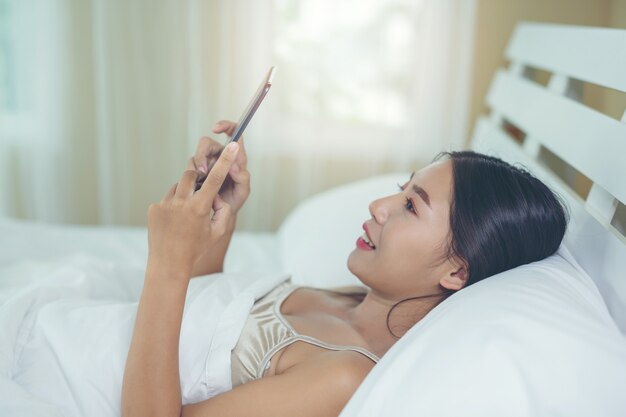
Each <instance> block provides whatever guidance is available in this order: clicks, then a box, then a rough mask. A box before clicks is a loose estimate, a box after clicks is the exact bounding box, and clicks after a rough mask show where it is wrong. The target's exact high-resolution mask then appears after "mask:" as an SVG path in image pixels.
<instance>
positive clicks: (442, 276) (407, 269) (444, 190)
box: [348, 160, 465, 301]
mask: <svg viewBox="0 0 626 417" xmlns="http://www.w3.org/2000/svg"><path fill="white" fill-rule="evenodd" d="M402 188H403V189H402V190H401V191H399V192H398V193H397V194H393V195H390V196H388V197H384V198H381V199H378V200H375V201H373V202H372V203H371V204H370V206H369V209H370V213H371V215H372V218H371V219H370V220H368V221H366V222H365V223H364V225H363V228H364V229H365V230H366V233H367V236H369V240H370V242H371V244H372V245H374V249H371V248H369V247H366V246H364V242H363V240H361V238H360V239H359V241H357V247H356V248H355V249H354V250H353V251H352V253H351V254H350V256H349V257H348V269H350V271H351V272H352V273H353V274H355V275H356V276H357V277H358V278H359V279H360V280H361V281H362V282H363V283H364V284H365V285H367V286H368V287H370V288H371V289H372V290H375V291H377V292H379V293H380V294H381V295H383V296H385V297H387V298H389V299H392V300H398V301H399V300H402V299H405V298H407V297H414V296H419V295H426V294H434V293H439V292H441V291H442V290H443V288H441V286H443V287H445V288H450V289H460V288H461V287H462V285H463V283H464V278H465V269H464V268H462V267H461V265H460V264H458V263H456V262H453V261H451V260H443V259H445V258H443V256H444V254H445V250H446V248H447V243H448V239H449V233H450V203H451V201H452V189H453V176H452V162H451V161H449V160H444V161H439V162H435V163H433V164H431V165H429V166H427V167H425V168H423V169H421V170H419V171H417V172H415V173H414V174H413V175H411V178H410V179H409V180H408V182H407V183H406V184H404V185H403V186H402Z"/></svg>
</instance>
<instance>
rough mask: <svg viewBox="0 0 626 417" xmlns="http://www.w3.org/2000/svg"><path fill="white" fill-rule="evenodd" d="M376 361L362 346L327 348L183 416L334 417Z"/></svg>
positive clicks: (186, 408)
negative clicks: (356, 348) (357, 349)
mask: <svg viewBox="0 0 626 417" xmlns="http://www.w3.org/2000/svg"><path fill="white" fill-rule="evenodd" d="M373 366H374V364H373V363H372V361H371V360H370V359H368V358H366V357H365V356H363V355H361V354H360V353H357V352H352V351H338V352H334V351H328V352H324V353H322V354H320V355H316V356H315V357H314V358H313V359H310V360H307V361H305V362H302V363H300V364H298V365H295V366H293V367H291V368H289V369H287V370H285V371H284V372H283V373H282V374H280V375H276V376H268V377H265V378H261V379H258V380H256V381H252V382H248V383H246V384H243V385H240V386H238V387H236V388H234V389H232V390H230V391H227V392H225V393H223V394H220V395H218V396H216V397H213V398H210V399H208V400H205V401H202V402H199V403H197V404H189V405H186V406H184V407H183V410H182V417H214V416H215V417H218V416H219V417H294V416H298V417H334V416H337V415H339V413H340V412H341V410H342V409H343V408H344V407H345V405H346V404H347V403H348V401H349V400H350V397H352V394H354V392H355V391H356V389H357V388H358V387H359V385H360V384H361V382H362V381H363V380H364V379H365V377H366V376H367V374H368V373H369V371H370V370H371V369H372V367H373Z"/></svg>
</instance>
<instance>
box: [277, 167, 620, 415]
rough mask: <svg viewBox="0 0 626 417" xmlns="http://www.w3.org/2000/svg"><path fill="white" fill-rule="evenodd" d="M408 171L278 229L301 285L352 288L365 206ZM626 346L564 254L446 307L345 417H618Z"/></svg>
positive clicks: (499, 278)
mask: <svg viewBox="0 0 626 417" xmlns="http://www.w3.org/2000/svg"><path fill="white" fill-rule="evenodd" d="M408 177H409V174H405V173H400V174H390V175H384V176H379V177H373V178H369V179H366V180H363V181H360V182H357V183H352V184H348V185H345V186H342V187H339V188H335V189H333V190H330V191H326V192H324V193H322V194H319V195H317V196H315V197H312V198H309V199H308V200H306V201H304V202H303V203H301V204H300V205H299V206H298V207H297V208H296V209H295V210H294V211H293V212H292V214H291V215H290V216H289V217H288V218H287V219H286V220H285V222H284V223H283V225H282V226H281V228H280V229H279V239H280V246H281V256H282V262H283V266H284V268H285V269H286V270H287V271H290V272H292V273H293V279H294V281H295V282H297V283H299V284H302V285H313V286H321V287H333V286H340V285H350V284H360V282H359V281H358V280H357V279H356V278H355V277H354V276H352V274H351V273H350V271H349V270H348V269H347V266H346V262H347V257H348V254H349V253H350V252H351V251H352V250H353V249H354V245H355V241H356V239H357V237H358V236H360V235H361V233H362V229H361V225H362V223H363V222H364V221H365V220H367V219H368V218H369V211H368V205H369V203H370V202H371V201H372V200H374V199H376V198H380V197H383V196H385V195H389V194H391V193H393V192H396V190H395V189H396V183H398V182H404V181H406V180H407V179H408ZM625 386H626V339H625V338H624V336H623V335H622V334H621V333H620V331H619V330H618V328H617V326H616V325H615V323H614V322H613V320H612V318H611V316H610V314H609V312H608V310H607V308H606V305H605V303H604V301H603V300H602V298H601V296H600V293H599V292H598V290H597V288H596V286H595V284H594V282H593V281H592V280H591V278H590V277H589V276H588V275H587V274H586V273H585V272H584V271H583V270H582V268H581V267H580V266H579V265H578V264H577V263H576V261H575V260H574V259H573V258H572V256H571V255H570V254H569V252H568V251H567V249H566V248H565V247H564V246H561V248H560V249H559V252H558V253H557V254H555V255H553V256H551V257H549V258H547V259H544V260H542V261H539V262H535V263H532V264H528V265H523V266H520V267H517V268H515V269H512V270H509V271H506V272H503V273H501V274H498V275H496V276H494V277H491V278H488V279H486V280H483V281H481V282H479V283H476V284H474V285H472V286H470V287H468V288H466V289H464V290H462V291H460V292H458V293H456V294H454V295H453V296H451V297H450V298H448V299H447V300H445V301H444V302H443V303H441V304H440V305H439V306H437V307H436V308H435V309H433V310H432V311H431V312H430V313H429V314H428V315H427V316H426V317H425V318H424V319H423V320H421V321H420V322H419V323H418V324H417V325H415V326H414V327H413V328H412V329H411V330H410V331H409V332H408V333H407V334H406V335H405V336H404V337H402V338H401V339H400V340H399V341H398V342H397V343H396V344H395V345H394V346H393V347H392V349H390V350H389V352H387V354H386V355H385V356H384V357H383V358H382V360H381V362H380V363H379V364H378V365H377V366H376V367H375V368H374V369H373V370H372V372H371V373H370V374H369V376H368V377H367V378H366V380H365V381H364V383H363V384H362V385H361V387H360V388H359V389H358V391H357V392H356V394H355V395H354V397H353V398H352V399H351V401H350V402H349V403H348V405H347V406H346V408H345V409H344V411H343V412H342V414H341V416H342V417H356V416H359V417H360V416H381V415H393V416H395V417H399V416H429V417H434V416H450V417H457V416H466V417H474V416H475V417H479V416H480V417H489V416H494V417H501V416H507V417H516V416H520V417H522V416H523V417H531V416H533V417H534V416H545V415H562V416H568V417H577V416H580V417H583V416H585V417H587V416H591V415H598V416H600V415H601V416H615V417H617V416H620V417H623V416H624V415H626V396H625V395H623V393H622V391H623V389H624V387H625Z"/></svg>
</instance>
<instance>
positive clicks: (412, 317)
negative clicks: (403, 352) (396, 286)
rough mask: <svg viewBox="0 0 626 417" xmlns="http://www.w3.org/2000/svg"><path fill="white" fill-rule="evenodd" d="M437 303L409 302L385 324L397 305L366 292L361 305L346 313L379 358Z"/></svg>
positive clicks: (430, 300)
mask: <svg viewBox="0 0 626 417" xmlns="http://www.w3.org/2000/svg"><path fill="white" fill-rule="evenodd" d="M440 301H441V297H426V298H422V299H411V300H409V301H406V302H404V303H401V304H400V305H398V306H397V307H396V308H394V310H393V312H392V315H391V316H390V317H389V322H387V316H388V314H389V311H390V310H391V309H392V308H393V306H394V305H395V304H396V303H397V301H393V300H389V299H387V298H385V297H383V296H382V295H381V294H379V293H377V292H376V291H374V290H370V291H369V292H368V293H367V295H366V296H365V298H364V299H363V301H362V302H361V303H359V304H358V305H357V306H355V307H354V308H352V309H351V310H350V312H349V315H348V320H349V321H350V324H351V325H352V326H353V327H354V329H356V330H357V332H358V333H359V334H360V335H361V337H363V339H364V340H365V341H366V342H367V344H368V345H369V346H370V347H371V348H372V350H373V351H374V353H376V354H377V355H378V356H381V357H382V356H383V355H384V354H385V353H386V352H387V351H388V350H389V349H390V348H391V346H393V344H394V343H395V342H397V341H398V339H399V338H400V337H401V336H402V335H404V334H405V333H406V332H407V331H408V330H409V329H410V328H411V327H413V325H415V323H417V322H418V321H420V320H421V319H422V318H423V317H424V316H426V314H428V312H429V311H430V310H432V309H433V308H434V307H435V306H436V305H437V304H439V302H440ZM390 329H391V331H390ZM392 332H393V333H392Z"/></svg>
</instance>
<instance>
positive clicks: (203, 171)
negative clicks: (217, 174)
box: [198, 165, 207, 174]
mask: <svg viewBox="0 0 626 417" xmlns="http://www.w3.org/2000/svg"><path fill="white" fill-rule="evenodd" d="M198 171H200V172H202V173H203V174H206V173H207V169H206V167H205V166H204V165H200V166H199V167H198Z"/></svg>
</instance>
